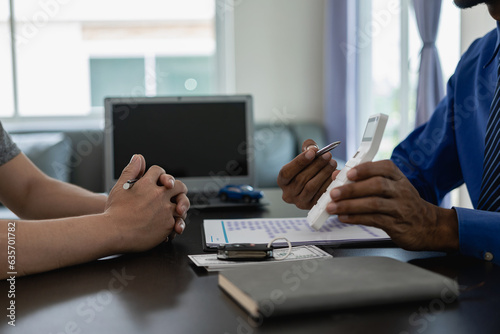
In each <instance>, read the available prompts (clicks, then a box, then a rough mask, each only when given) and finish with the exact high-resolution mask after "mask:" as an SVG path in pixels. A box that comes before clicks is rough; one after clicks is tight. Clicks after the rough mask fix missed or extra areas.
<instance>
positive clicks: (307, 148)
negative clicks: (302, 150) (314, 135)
mask: <svg viewBox="0 0 500 334" xmlns="http://www.w3.org/2000/svg"><path fill="white" fill-rule="evenodd" d="M313 147H316V148H317V149H318V150H319V147H318V145H309V146H307V147H306V151H309V150H310V149H311V148H313Z"/></svg>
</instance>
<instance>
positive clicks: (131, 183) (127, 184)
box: [123, 179, 139, 189]
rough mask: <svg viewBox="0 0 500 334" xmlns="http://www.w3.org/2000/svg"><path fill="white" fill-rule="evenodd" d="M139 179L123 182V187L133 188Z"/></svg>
mask: <svg viewBox="0 0 500 334" xmlns="http://www.w3.org/2000/svg"><path fill="white" fill-rule="evenodd" d="M137 181H139V179H132V180H128V181H127V182H125V183H124V184H123V189H131V188H132V187H133V186H134V184H135V183H136V182H137Z"/></svg>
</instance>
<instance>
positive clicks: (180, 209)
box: [160, 174, 191, 241]
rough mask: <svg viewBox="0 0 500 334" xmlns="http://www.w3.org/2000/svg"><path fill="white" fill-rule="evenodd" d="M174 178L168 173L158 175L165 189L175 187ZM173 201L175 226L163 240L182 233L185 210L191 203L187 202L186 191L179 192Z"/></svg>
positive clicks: (172, 238)
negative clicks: (174, 204) (174, 205)
mask: <svg viewBox="0 0 500 334" xmlns="http://www.w3.org/2000/svg"><path fill="white" fill-rule="evenodd" d="M175 182H178V181H176V180H175V178H174V177H173V176H172V175H169V174H162V175H161V176H160V184H162V185H163V186H164V187H165V188H167V189H173V188H175ZM172 200H173V202H174V203H176V204H177V206H176V208H175V211H176V215H175V227H174V230H173V231H172V233H171V234H170V235H169V236H168V237H167V239H166V240H165V241H170V240H174V238H175V236H176V235H177V234H182V232H183V231H184V229H185V228H186V223H185V220H186V217H187V212H188V210H189V207H190V205H191V203H190V202H189V198H188V197H187V193H181V194H179V195H177V196H176V197H175V198H173V199H172Z"/></svg>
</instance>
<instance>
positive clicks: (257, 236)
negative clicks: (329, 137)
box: [202, 216, 391, 251]
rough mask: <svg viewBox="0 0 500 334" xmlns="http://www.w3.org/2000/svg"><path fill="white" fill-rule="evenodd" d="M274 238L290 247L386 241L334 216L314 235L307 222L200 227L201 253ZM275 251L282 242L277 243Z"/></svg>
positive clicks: (209, 222) (227, 222)
mask: <svg viewBox="0 0 500 334" xmlns="http://www.w3.org/2000/svg"><path fill="white" fill-rule="evenodd" d="M276 237H285V238H287V239H288V240H289V241H290V242H291V244H292V246H300V245H325V246H332V245H345V244H349V245H352V244H356V245H359V244H369V245H373V243H380V242H384V243H385V242H387V241H390V240H391V239H390V237H389V236H388V235H387V233H385V232H384V231H383V230H381V229H378V228H375V227H371V226H364V225H350V224H345V223H342V222H341V221H339V220H338V218H337V217H336V216H332V217H330V218H329V219H328V220H327V221H326V223H325V225H324V226H323V227H322V228H321V229H320V230H319V231H316V230H314V229H312V228H311V227H310V226H309V223H308V222H307V218H305V217H300V218H253V219H205V220H204V221H203V225H202V243H203V250H204V251H215V250H216V248H217V246H218V245H220V244H229V243H268V242H269V241H271V240H272V239H274V238H276ZM273 246H275V247H282V246H283V247H284V246H286V242H284V241H282V240H277V241H276V242H275V243H273Z"/></svg>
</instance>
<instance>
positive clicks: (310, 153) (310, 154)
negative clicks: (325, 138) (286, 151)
mask: <svg viewBox="0 0 500 334" xmlns="http://www.w3.org/2000/svg"><path fill="white" fill-rule="evenodd" d="M315 155H316V152H314V151H313V150H307V152H306V158H307V160H312V159H314V156H315Z"/></svg>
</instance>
